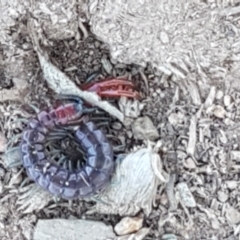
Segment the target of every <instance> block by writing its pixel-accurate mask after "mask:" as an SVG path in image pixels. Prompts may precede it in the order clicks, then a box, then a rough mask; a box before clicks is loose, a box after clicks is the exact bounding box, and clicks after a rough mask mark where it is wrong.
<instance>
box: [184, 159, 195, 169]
mask: <svg viewBox="0 0 240 240" xmlns="http://www.w3.org/2000/svg"><path fill="white" fill-rule="evenodd" d="M184 167H186V168H188V169H195V168H196V164H195V162H194V161H193V159H192V158H190V157H188V158H187V159H186V160H185V161H184Z"/></svg>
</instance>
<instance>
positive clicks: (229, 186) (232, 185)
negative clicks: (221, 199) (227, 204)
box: [226, 180, 238, 190]
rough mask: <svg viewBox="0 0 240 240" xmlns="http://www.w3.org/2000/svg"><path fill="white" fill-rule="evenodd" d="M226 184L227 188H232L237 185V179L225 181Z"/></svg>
mask: <svg viewBox="0 0 240 240" xmlns="http://www.w3.org/2000/svg"><path fill="white" fill-rule="evenodd" d="M226 186H227V188H228V189H230V190H233V189H236V188H237V187H238V182H237V181H231V180H230V181H226Z"/></svg>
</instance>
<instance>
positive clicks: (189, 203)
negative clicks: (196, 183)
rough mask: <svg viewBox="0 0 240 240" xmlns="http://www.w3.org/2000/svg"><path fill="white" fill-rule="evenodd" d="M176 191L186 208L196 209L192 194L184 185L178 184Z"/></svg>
mask: <svg viewBox="0 0 240 240" xmlns="http://www.w3.org/2000/svg"><path fill="white" fill-rule="evenodd" d="M177 189H178V191H179V193H180V197H181V199H182V202H183V203H184V205H185V206H186V207H196V202H195V199H194V197H193V195H192V193H191V192H190V190H189V188H188V185H187V184H186V183H184V182H182V183H179V184H178V185H177Z"/></svg>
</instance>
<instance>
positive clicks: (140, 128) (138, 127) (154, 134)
mask: <svg viewBox="0 0 240 240" xmlns="http://www.w3.org/2000/svg"><path fill="white" fill-rule="evenodd" d="M132 131H133V135H134V137H135V138H136V139H139V140H156V139H157V138H159V134H158V131H157V129H156V127H155V126H154V125H153V123H152V120H151V119H150V118H149V117H147V116H144V117H140V118H138V119H137V120H136V121H135V122H134V123H133V124H132Z"/></svg>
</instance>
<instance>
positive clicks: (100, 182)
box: [20, 102, 114, 199]
mask: <svg viewBox="0 0 240 240" xmlns="http://www.w3.org/2000/svg"><path fill="white" fill-rule="evenodd" d="M82 114H83V108H82V105H81V104H80V103H75V102H71V103H68V104H65V105H62V106H60V107H58V108H56V109H51V110H49V111H42V112H40V113H38V114H37V116H36V118H34V119H31V120H30V121H29V122H28V126H27V127H26V129H25V130H24V132H23V137H22V142H21V146H20V147H21V152H22V162H23V166H24V168H25V169H26V171H27V175H28V177H29V178H30V179H32V180H33V181H35V182H36V183H37V184H38V185H39V186H41V187H42V188H44V189H45V190H47V191H48V192H50V193H51V194H53V195H56V196H59V197H62V198H65V199H74V198H78V197H88V196H90V195H93V194H95V193H97V192H98V191H100V190H101V189H103V188H104V187H105V186H106V184H107V183H108V182H109V180H110V178H111V175H112V173H113V170H114V161H113V149H112V146H111V144H110V143H109V141H108V140H107V138H106V136H105V135H104V133H103V132H102V131H101V130H100V129H98V128H97V127H96V125H95V124H94V123H93V122H91V121H87V122H86V121H81V122H80V123H79V127H78V128H77V130H76V131H75V139H76V141H77V142H78V143H79V144H80V146H81V147H82V148H83V149H84V151H85V152H86V155H87V161H86V164H85V165H84V166H83V167H82V168H80V169H77V170H72V171H70V170H68V169H65V168H63V167H61V166H59V165H58V164H57V163H55V162H53V161H51V160H50V159H48V157H47V156H46V153H45V151H44V142H45V140H46V137H47V135H48V134H49V133H50V132H51V131H52V130H53V129H54V128H55V127H59V126H60V127H61V126H64V125H65V124H67V123H69V122H70V121H72V120H76V119H78V118H79V117H81V115H82Z"/></svg>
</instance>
